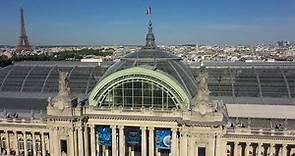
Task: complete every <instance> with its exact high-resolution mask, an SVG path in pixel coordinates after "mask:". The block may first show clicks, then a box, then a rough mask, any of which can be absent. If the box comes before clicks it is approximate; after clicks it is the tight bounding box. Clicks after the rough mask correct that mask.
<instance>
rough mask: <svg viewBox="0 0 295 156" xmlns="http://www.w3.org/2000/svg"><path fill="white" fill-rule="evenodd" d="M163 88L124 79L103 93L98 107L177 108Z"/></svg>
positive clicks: (143, 80) (149, 82)
mask: <svg viewBox="0 0 295 156" xmlns="http://www.w3.org/2000/svg"><path fill="white" fill-rule="evenodd" d="M172 95H173V94H172V93H171V92H170V91H169V90H168V89H167V88H165V87H164V86H162V85H160V84H159V83H155V82H153V81H148V80H146V79H126V80H124V81H121V82H120V83H117V84H116V85H113V86H112V87H111V88H109V89H108V90H107V91H106V92H104V93H103V96H101V99H99V102H100V103H99V105H100V106H105V107H111V106H123V107H132V108H133V107H137V108H140V107H147V108H149V107H151V108H161V109H171V108H177V107H178V102H177V100H176V98H175V97H173V96H172Z"/></svg>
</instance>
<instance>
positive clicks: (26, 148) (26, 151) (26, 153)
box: [23, 132, 28, 156]
mask: <svg viewBox="0 0 295 156" xmlns="http://www.w3.org/2000/svg"><path fill="white" fill-rule="evenodd" d="M23 135H24V153H25V156H27V155H28V145H27V134H26V132H23Z"/></svg>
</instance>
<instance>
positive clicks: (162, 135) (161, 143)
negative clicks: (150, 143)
mask: <svg viewBox="0 0 295 156" xmlns="http://www.w3.org/2000/svg"><path fill="white" fill-rule="evenodd" d="M170 147H171V130H165V129H157V130H156V148H157V149H170Z"/></svg>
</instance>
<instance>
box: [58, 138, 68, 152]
mask: <svg viewBox="0 0 295 156" xmlns="http://www.w3.org/2000/svg"><path fill="white" fill-rule="evenodd" d="M60 150H61V151H60V152H61V153H63V152H64V153H65V154H67V151H68V147H67V140H60Z"/></svg>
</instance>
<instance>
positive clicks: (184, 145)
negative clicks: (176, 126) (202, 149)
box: [180, 130, 187, 156]
mask: <svg viewBox="0 0 295 156" xmlns="http://www.w3.org/2000/svg"><path fill="white" fill-rule="evenodd" d="M180 146H181V147H180V151H181V153H180V155H181V156H187V132H186V130H182V131H181V138H180Z"/></svg>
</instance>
